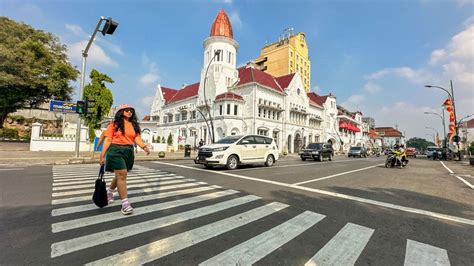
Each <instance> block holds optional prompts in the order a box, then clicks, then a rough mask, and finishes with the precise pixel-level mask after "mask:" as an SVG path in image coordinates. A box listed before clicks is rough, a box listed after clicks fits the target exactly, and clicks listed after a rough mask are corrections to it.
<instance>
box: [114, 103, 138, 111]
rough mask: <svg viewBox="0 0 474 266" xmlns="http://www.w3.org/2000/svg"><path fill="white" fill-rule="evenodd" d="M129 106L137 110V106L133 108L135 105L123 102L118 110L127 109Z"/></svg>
mask: <svg viewBox="0 0 474 266" xmlns="http://www.w3.org/2000/svg"><path fill="white" fill-rule="evenodd" d="M127 108H130V109H133V110H135V108H133V106H131V105H130V104H126V103H123V104H121V105H119V107H118V108H117V112H118V111H120V110H123V109H127Z"/></svg>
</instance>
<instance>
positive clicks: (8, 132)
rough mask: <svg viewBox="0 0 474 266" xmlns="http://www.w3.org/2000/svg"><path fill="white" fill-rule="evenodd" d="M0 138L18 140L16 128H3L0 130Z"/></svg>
mask: <svg viewBox="0 0 474 266" xmlns="http://www.w3.org/2000/svg"><path fill="white" fill-rule="evenodd" d="M0 137H2V138H6V139H18V129H16V128H6V127H5V128H3V129H0Z"/></svg>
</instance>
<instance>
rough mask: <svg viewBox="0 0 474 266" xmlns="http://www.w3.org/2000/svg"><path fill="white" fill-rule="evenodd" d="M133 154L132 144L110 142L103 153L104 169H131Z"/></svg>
mask: <svg viewBox="0 0 474 266" xmlns="http://www.w3.org/2000/svg"><path fill="white" fill-rule="evenodd" d="M134 160H135V155H134V154H133V146H132V145H118V144H110V147H109V148H108V149H107V153H106V155H105V171H109V172H113V171H114V170H124V169H127V172H128V171H130V170H132V168H133V162H134Z"/></svg>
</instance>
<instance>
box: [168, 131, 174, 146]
mask: <svg viewBox="0 0 474 266" xmlns="http://www.w3.org/2000/svg"><path fill="white" fill-rule="evenodd" d="M167 143H168V145H173V135H171V132H170V134H169V135H168V141H167Z"/></svg>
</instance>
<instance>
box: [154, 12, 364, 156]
mask: <svg viewBox="0 0 474 266" xmlns="http://www.w3.org/2000/svg"><path fill="white" fill-rule="evenodd" d="M238 47H239V45H238V43H237V42H236V41H235V40H234V39H233V34H232V27H231V24H230V22H229V19H228V17H227V15H226V14H225V12H224V11H223V10H222V11H220V13H219V14H218V15H217V17H216V19H215V21H214V23H213V25H212V29H211V34H210V37H209V38H207V39H206V40H205V41H204V52H203V54H204V58H203V59H204V60H203V67H202V71H201V79H200V82H197V83H194V84H191V85H186V86H183V87H182V88H181V89H172V88H167V87H164V86H161V85H158V86H157V88H156V94H155V98H154V101H153V104H152V109H151V113H150V122H156V123H157V128H156V135H157V136H160V137H161V138H162V137H165V138H168V136H169V135H170V134H171V135H172V138H173V145H174V146H175V147H176V148H177V146H178V145H181V144H190V145H192V146H196V145H198V143H199V141H200V140H201V139H202V140H204V141H205V142H206V143H209V142H211V141H212V134H210V132H214V135H215V136H214V139H215V141H217V140H219V139H220V138H223V137H225V136H228V135H239V134H259V135H265V136H270V137H272V138H273V139H275V141H276V143H277V144H278V147H279V149H280V152H282V153H284V152H288V153H294V152H298V151H299V150H300V149H301V147H302V146H303V145H305V144H307V143H309V142H331V143H333V145H334V148H335V150H336V151H340V150H341V141H340V140H341V138H344V137H345V136H346V135H347V134H346V131H340V130H339V129H340V124H339V120H340V119H346V120H350V121H351V122H353V124H354V125H355V126H359V127H360V126H361V120H360V117H357V118H352V117H347V118H346V117H344V116H341V114H339V112H338V107H337V105H336V97H335V96H333V95H331V94H329V95H326V96H319V95H317V94H316V93H306V92H305V90H304V86H303V83H302V80H301V76H300V75H299V74H298V73H296V74H290V75H285V76H282V77H274V76H272V75H270V74H268V73H265V72H263V71H260V70H258V69H256V68H254V67H253V66H252V64H249V65H247V66H244V67H240V68H237V67H236V62H237V60H236V58H237V50H238ZM210 116H211V117H212V119H210V118H209V117H210ZM359 116H360V115H359ZM354 119H355V120H354ZM359 131H360V130H359ZM356 135H357V133H356ZM359 135H360V136H362V134H361V133H360V134H359ZM344 143H353V144H354V145H355V144H357V143H358V142H357V141H355V139H354V138H353V137H352V135H351V137H349V139H348V141H347V142H344Z"/></svg>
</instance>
